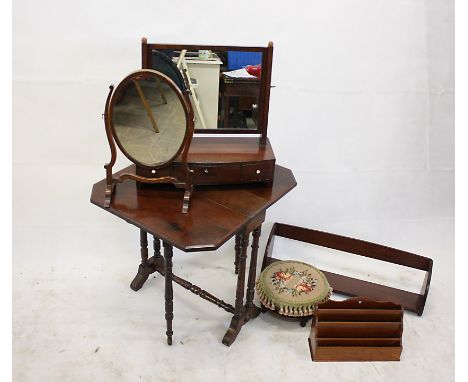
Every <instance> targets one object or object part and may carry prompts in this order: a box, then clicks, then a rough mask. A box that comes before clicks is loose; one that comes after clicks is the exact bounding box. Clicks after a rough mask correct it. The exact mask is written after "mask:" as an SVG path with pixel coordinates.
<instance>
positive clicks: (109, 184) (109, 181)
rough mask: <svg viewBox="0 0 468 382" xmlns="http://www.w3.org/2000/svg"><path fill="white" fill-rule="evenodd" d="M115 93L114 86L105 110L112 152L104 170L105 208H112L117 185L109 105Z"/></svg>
mask: <svg viewBox="0 0 468 382" xmlns="http://www.w3.org/2000/svg"><path fill="white" fill-rule="evenodd" d="M113 92H114V85H110V86H109V93H108V95H107V99H106V106H105V109H104V126H105V128H106V136H107V141H108V142H109V148H110V151H111V160H110V161H109V163H106V164H105V165H104V169H105V170H106V191H105V194H104V207H105V208H109V206H110V203H111V199H112V194H113V192H114V186H115V183H114V181H113V178H112V167H113V166H114V163H115V159H116V157H117V150H116V147H115V142H114V139H113V138H112V131H111V128H110V124H109V105H110V100H111V96H112V93H113Z"/></svg>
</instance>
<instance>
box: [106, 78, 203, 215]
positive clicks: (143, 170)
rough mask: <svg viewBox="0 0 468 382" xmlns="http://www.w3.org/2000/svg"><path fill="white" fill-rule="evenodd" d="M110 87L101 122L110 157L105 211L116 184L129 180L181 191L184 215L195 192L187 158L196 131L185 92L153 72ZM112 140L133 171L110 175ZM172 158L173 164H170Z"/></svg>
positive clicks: (114, 154)
mask: <svg viewBox="0 0 468 382" xmlns="http://www.w3.org/2000/svg"><path fill="white" fill-rule="evenodd" d="M109 89H110V91H109V94H108V96H107V101H106V109H105V112H104V117H105V118H104V120H105V126H106V134H107V139H108V141H109V146H110V149H111V154H112V158H111V161H110V162H109V163H107V164H106V165H105V166H104V167H105V169H106V183H107V186H106V193H105V201H104V207H109V206H110V204H111V199H112V194H113V191H114V187H115V185H116V184H117V183H121V182H123V181H124V180H127V179H132V180H135V181H137V182H139V183H152V184H155V183H172V184H174V185H175V186H176V187H178V188H184V189H185V193H184V198H183V206H182V213H187V210H188V205H189V202H190V198H191V195H192V191H193V185H192V171H191V170H190V169H189V167H188V165H187V155H188V150H189V147H190V142H191V141H192V136H193V127H194V121H193V111H192V108H191V106H190V100H189V98H188V93H187V92H186V91H182V90H181V89H180V88H179V87H178V86H177V85H176V84H175V83H174V81H173V80H172V79H171V78H169V77H168V76H166V75H165V74H163V73H160V72H158V71H155V70H151V69H143V70H139V71H136V72H134V73H131V74H129V75H128V76H127V77H125V78H124V79H123V80H122V81H121V82H120V83H119V85H118V86H117V87H116V88H115V89H114V87H113V86H111V87H110V88H109ZM114 142H115V143H117V145H118V147H119V148H120V150H121V151H122V153H123V154H124V155H125V156H126V157H127V158H128V159H130V160H131V161H132V162H133V163H135V165H136V169H135V171H133V170H132V171H130V172H124V173H120V174H119V176H118V177H114V176H113V174H112V166H113V165H114V163H115V160H116V149H115V143H114ZM176 158H177V164H174V165H172V166H171V164H173V162H174V160H175V159H176ZM163 168H164V169H163Z"/></svg>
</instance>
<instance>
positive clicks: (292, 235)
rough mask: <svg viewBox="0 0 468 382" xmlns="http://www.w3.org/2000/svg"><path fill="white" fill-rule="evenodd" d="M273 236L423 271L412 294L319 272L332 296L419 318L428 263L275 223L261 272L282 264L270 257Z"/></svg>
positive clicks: (427, 281) (428, 278)
mask: <svg viewBox="0 0 468 382" xmlns="http://www.w3.org/2000/svg"><path fill="white" fill-rule="evenodd" d="M275 236H280V237H284V238H287V239H293V240H298V241H302V242H305V243H309V244H315V245H318V246H321V247H326V248H331V249H335V250H338V251H343V252H346V253H350V254H354V255H358V256H363V257H368V258H370V259H375V260H381V261H384V262H387V263H391V264H397V265H403V266H406V267H409V268H414V269H419V270H421V271H425V278H424V281H423V285H422V286H421V292H420V293H413V292H408V291H405V290H401V289H397V288H392V287H389V286H385V285H381V284H377V283H372V282H369V281H365V280H359V279H355V278H353V277H349V276H345V275H340V274H337V273H332V272H328V271H325V270H323V269H321V271H322V272H323V273H324V274H325V277H326V278H327V280H328V282H329V283H330V285H331V287H332V288H333V291H334V292H336V293H341V294H344V295H347V296H367V297H369V298H372V299H374V300H377V301H391V302H394V303H396V304H401V305H402V306H403V307H404V308H405V309H407V310H410V311H412V312H415V313H417V314H418V315H422V313H423V311H424V306H425V304H426V299H427V294H428V293H429V286H430V283H431V275H432V259H430V258H428V257H424V256H419V255H416V254H414V253H410V252H405V251H401V250H399V249H395V248H390V247H386V246H383V245H379V244H375V243H370V242H367V241H363V240H358V239H353V238H350V237H345V236H339V235H335V234H331V233H328V232H322V231H317V230H313V229H307V228H302V227H295V226H292V225H288V224H282V223H275V224H274V225H273V227H272V229H271V232H270V237H269V238H268V242H267V246H266V249H265V255H264V258H263V264H262V270H263V269H265V268H266V267H267V266H268V265H270V264H271V263H272V262H274V261H279V260H282V259H277V258H274V257H273V256H272V255H273V244H274V239H275Z"/></svg>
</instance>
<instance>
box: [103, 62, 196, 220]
mask: <svg viewBox="0 0 468 382" xmlns="http://www.w3.org/2000/svg"><path fill="white" fill-rule="evenodd" d="M150 75H151V76H155V77H157V78H159V79H160V80H162V81H165V82H166V83H167V84H168V85H169V86H170V87H171V89H172V90H173V91H174V92H175V93H176V94H177V97H178V99H179V101H180V102H181V105H182V107H183V110H184V113H185V117H186V128H185V135H184V138H183V141H182V143H181V145H180V147H179V149H178V150H177V152H176V153H175V154H174V155H173V156H172V157H171V158H170V159H169V160H167V161H165V162H162V163H157V164H155V165H148V164H144V163H141V162H140V161H138V160H136V159H135V158H133V157H132V156H131V155H130V154H129V153H128V152H127V151H126V150H125V147H123V145H122V143H121V142H120V140H119V138H118V135H117V134H116V131H115V126H114V123H113V122H114V121H113V112H114V106H115V102H116V100H117V98H118V97H119V94H120V93H121V91H122V90H123V89H125V88H126V86H127V85H128V84H129V83H130V82H131V81H132V80H134V79H137V78H139V77H141V76H150ZM104 125H105V129H106V136H107V140H108V142H109V147H110V151H111V160H110V161H109V163H106V164H105V165H104V168H105V170H106V190H105V199H104V207H105V208H109V206H110V203H111V201H112V194H113V192H114V188H115V186H116V184H117V183H121V182H123V181H125V180H128V179H130V180H135V181H136V182H140V183H150V184H156V183H172V184H174V186H175V187H177V188H184V189H185V193H184V197H183V206H182V213H187V211H188V207H189V203H190V199H191V196H192V193H193V184H192V171H191V170H190V168H189V166H188V164H187V155H188V151H189V148H190V143H191V141H192V137H193V132H194V114H193V109H192V106H191V103H190V99H189V97H188V92H187V91H181V90H180V89H179V87H178V86H177V85H176V84H175V83H174V81H172V80H171V79H170V78H169V77H168V76H166V75H165V74H163V73H160V72H158V71H155V70H152V69H142V70H137V71H135V72H132V73H130V74H129V75H127V76H126V77H125V78H124V79H123V80H122V81H121V82H120V83H119V84H118V85H117V87H114V86H113V85H111V86H109V93H108V95H107V99H106V105H105V110H104ZM116 144H117V146H118V147H119V149H120V151H121V152H122V153H123V154H124V155H125V156H126V157H127V158H128V159H129V160H130V161H131V162H133V163H135V165H136V166H137V168H138V167H141V168H145V169H149V170H151V173H154V174H155V176H154V177H147V176H143V175H137V173H138V171H137V173H123V174H119V176H118V177H114V176H113V174H112V167H113V166H114V164H115V161H116V159H117V149H116ZM179 157H180V162H179V163H180V164H181V165H182V172H181V174H182V176H181V177H175V176H157V173H156V170H158V169H161V168H164V167H168V166H171V165H172V164H173V162H174V160H175V159H176V158H179ZM180 164H179V165H180ZM179 174H180V172H179Z"/></svg>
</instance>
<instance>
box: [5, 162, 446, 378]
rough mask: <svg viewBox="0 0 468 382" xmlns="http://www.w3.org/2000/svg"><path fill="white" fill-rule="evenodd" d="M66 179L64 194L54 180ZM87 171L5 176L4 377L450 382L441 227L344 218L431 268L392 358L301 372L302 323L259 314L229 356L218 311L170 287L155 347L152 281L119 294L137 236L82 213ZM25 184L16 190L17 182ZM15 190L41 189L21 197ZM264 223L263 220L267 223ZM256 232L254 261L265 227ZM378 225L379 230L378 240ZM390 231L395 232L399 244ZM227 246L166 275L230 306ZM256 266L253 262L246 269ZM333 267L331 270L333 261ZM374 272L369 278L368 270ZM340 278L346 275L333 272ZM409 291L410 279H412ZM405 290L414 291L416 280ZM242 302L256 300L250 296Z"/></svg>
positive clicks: (394, 277) (133, 263)
mask: <svg viewBox="0 0 468 382" xmlns="http://www.w3.org/2000/svg"><path fill="white" fill-rule="evenodd" d="M65 169H67V170H69V171H71V170H73V174H74V177H75V181H76V183H75V184H76V187H73V188H71V189H70V187H69V184H67V183H66V182H56V179H57V178H56V176H57V174H60V173H63V171H64V170H65ZM103 176H104V171H103V170H102V168H101V167H100V166H78V165H77V166H75V167H74V168H73V169H70V166H63V167H60V166H55V167H53V166H51V167H50V168H41V171H40V172H39V171H34V168H32V167H31V166H30V165H24V166H17V168H16V169H15V180H14V182H15V183H14V184H15V196H14V207H15V215H14V226H13V229H14V237H13V251H14V252H13V256H14V257H13V299H14V302H13V375H14V380H15V381H18V382H20V381H35V382H36V381H47V382H51V381H60V382H62V381H80V382H82V381H100V382H105V381H284V380H289V381H302V380H318V381H353V382H355V381H392V382H395V381H424V382H429V381H436V382H440V381H451V380H453V378H454V375H453V367H454V297H453V295H454V287H453V276H454V262H453V250H454V249H453V221H452V220H450V219H420V220H385V221H384V220H381V221H379V222H375V221H361V222H349V224H350V226H345V225H343V226H342V231H343V232H346V231H347V230H349V228H350V227H351V225H354V226H355V225H356V224H359V230H361V231H362V232H368V234H369V236H370V237H372V236H373V237H380V236H381V237H382V238H387V239H388V240H390V239H391V238H392V237H393V238H394V239H393V240H391V242H393V243H395V242H398V240H401V242H400V244H401V245H400V247H401V248H402V249H407V250H412V251H414V252H417V253H421V254H424V255H426V256H429V257H432V258H433V259H434V274H433V280H432V286H431V290H430V293H429V298H428V301H427V305H426V310H425V312H424V315H423V316H422V317H418V316H417V315H415V314H412V313H406V314H405V317H404V335H403V346H404V349H403V353H402V357H401V362H376V363H317V362H311V360H310V355H309V349H308V345H307V337H308V335H309V327H306V328H302V327H300V326H299V325H297V324H295V323H290V322H285V321H281V320H278V319H276V318H274V317H272V316H271V315H269V314H263V315H260V316H259V317H258V318H256V319H255V320H253V321H252V322H250V323H248V324H247V325H246V326H245V327H244V328H243V329H242V331H241V333H240V335H239V336H238V338H237V340H236V341H235V342H234V344H233V345H232V346H231V347H229V348H228V347H226V346H224V345H223V344H222V343H221V339H222V338H223V335H224V333H225V331H226V329H227V328H228V326H229V322H230V318H231V316H230V314H228V313H226V312H225V311H224V310H221V309H219V308H217V307H216V306H214V305H212V304H209V303H208V302H206V301H203V300H201V299H200V298H198V297H197V296H194V295H193V294H191V293H189V292H188V291H186V290H185V289H183V288H181V287H179V286H177V285H175V286H174V315H175V316H174V344H173V346H171V347H169V346H167V345H166V339H165V320H164V280H163V278H162V277H160V276H157V277H154V278H153V277H152V278H150V279H149V280H148V282H147V283H146V284H145V286H144V287H143V288H142V289H141V290H140V291H139V292H134V291H132V290H131V289H130V288H129V283H130V281H131V280H132V278H133V276H134V274H135V272H136V270H137V266H138V263H139V232H138V229H137V228H135V227H133V226H131V225H128V224H127V223H125V222H124V221H122V220H120V219H118V218H116V217H114V216H112V215H111V214H108V213H106V212H104V211H103V210H101V209H99V208H97V207H95V206H93V205H91V204H90V203H89V195H90V190H91V184H92V182H93V181H96V180H97V179H100V178H102V177H103ZM26 182H27V183H26ZM29 182H32V184H42V185H43V188H42V191H43V192H41V193H37V194H36V193H31V189H30V187H27V185H28V184H29ZM270 214H271V213H270ZM268 219H269V217H268V216H267V223H266V224H265V225H264V229H263V235H262V238H261V245H260V253H261V254H262V253H263V250H264V248H265V241H266V238H267V235H268V231H269V229H270V227H271V223H272V222H271V221H269V220H268ZM381 227H385V234H384V233H380V231H379V230H381V229H382V228H381ZM402 233H404V235H402ZM275 245H277V247H275V249H277V250H278V253H277V255H278V257H283V258H299V260H308V261H309V262H311V263H312V264H316V265H319V266H322V265H321V264H320V261H319V254H320V253H319V252H316V251H315V252H313V253H312V252H309V251H308V250H306V249H305V248H302V247H301V248H302V249H301V248H299V247H294V250H292V249H291V248H293V247H290V243H288V242H282V241H278V243H277V244H275ZM233 249H234V243H233V242H232V240H231V241H229V242H228V243H226V244H225V245H224V246H223V247H222V248H221V249H220V250H219V251H218V252H206V253H192V254H185V253H182V252H180V251H178V250H176V251H175V253H174V259H173V260H174V272H175V273H176V274H178V275H180V276H181V277H184V278H187V279H189V280H190V281H192V282H194V283H196V284H198V285H199V286H201V287H202V288H204V289H206V290H208V291H209V292H211V293H213V294H215V295H216V296H218V297H220V298H222V299H223V300H225V301H228V302H230V303H233V302H234V298H235V286H236V276H235V275H234V268H233V261H234V256H233ZM260 261H261V256H259V262H260ZM335 265H336V264H335ZM336 266H337V267H338V268H339V269H340V270H341V271H343V272H350V271H351V270H353V269H354V270H355V271H356V272H357V273H358V274H361V275H363V276H364V277H366V276H369V277H370V276H371V274H373V275H374V278H375V280H377V281H380V282H384V283H392V282H393V283H396V285H398V286H400V287H405V288H406V287H408V288H410V289H411V288H415V287H416V284H417V282H414V281H415V280H416V279H415V278H413V276H412V275H411V274H410V273H408V270H401V269H400V270H393V269H391V270H389V269H387V268H375V269H371V268H367V267H366V266H365V265H362V264H361V263H355V262H353V261H349V260H346V261H342V262H338V263H337V265H336ZM374 271H375V272H374ZM347 274H349V273H347ZM416 281H418V280H416ZM418 282H419V281H418ZM255 301H256V302H257V303H258V299H257V297H255Z"/></svg>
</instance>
